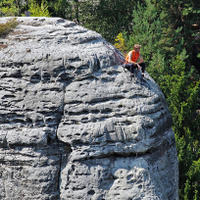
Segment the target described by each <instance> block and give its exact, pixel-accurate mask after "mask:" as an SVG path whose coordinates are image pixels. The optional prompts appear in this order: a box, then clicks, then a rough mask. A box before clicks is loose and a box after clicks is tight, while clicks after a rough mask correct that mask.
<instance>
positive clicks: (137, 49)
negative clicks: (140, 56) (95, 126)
mask: <svg viewBox="0 0 200 200" xmlns="http://www.w3.org/2000/svg"><path fill="white" fill-rule="evenodd" d="M140 47H141V45H139V44H135V45H134V50H135V51H136V52H139V51H140Z"/></svg>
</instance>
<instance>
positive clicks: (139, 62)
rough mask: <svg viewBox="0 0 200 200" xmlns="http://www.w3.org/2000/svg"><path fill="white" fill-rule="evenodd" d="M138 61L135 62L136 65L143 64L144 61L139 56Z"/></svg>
mask: <svg viewBox="0 0 200 200" xmlns="http://www.w3.org/2000/svg"><path fill="white" fill-rule="evenodd" d="M138 60H139V61H138V62H137V64H141V63H143V62H144V60H143V58H142V57H141V56H139V58H138Z"/></svg>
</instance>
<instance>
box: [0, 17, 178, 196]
mask: <svg viewBox="0 0 200 200" xmlns="http://www.w3.org/2000/svg"><path fill="white" fill-rule="evenodd" d="M7 20H8V18H1V19H0V23H4V22H6V21H7ZM17 21H18V22H19V25H18V26H17V28H16V29H15V30H14V32H12V33H10V34H9V35H8V36H7V37H5V38H1V39H0V44H2V46H3V47H4V48H2V49H1V50H0V199H2V200H11V199H12V200H30V199H31V200H36V199H39V200H47V199H48V200H59V199H61V200H72V199H73V200H77V199H83V200H90V199H91V200H103V199H105V200H113V199H114V200H157V199H160V200H177V199H178V162H177V154H176V148H175V140H174V134H173V131H172V129H171V116H170V114H169V111H168V108H167V105H166V103H165V98H164V96H163V94H162V92H161V91H160V90H159V88H158V86H157V85H156V83H155V82H154V81H153V80H152V79H151V77H149V76H148V74H147V73H146V74H145V76H146V77H147V82H148V85H147V84H145V85H141V84H139V83H133V82H131V81H130V77H129V74H128V73H127V72H124V71H123V69H122V66H121V64H122V62H121V61H122V55H121V54H120V53H119V52H118V51H117V50H116V49H115V48H114V47H113V46H112V45H111V44H109V43H107V42H106V41H105V40H104V39H103V38H102V37H101V35H99V34H97V33H96V32H93V31H89V30H87V29H85V28H83V27H81V26H78V25H76V24H75V23H73V22H70V21H66V20H63V19H60V18H32V17H30V18H25V17H24V18H23V17H22V18H18V19H17Z"/></svg>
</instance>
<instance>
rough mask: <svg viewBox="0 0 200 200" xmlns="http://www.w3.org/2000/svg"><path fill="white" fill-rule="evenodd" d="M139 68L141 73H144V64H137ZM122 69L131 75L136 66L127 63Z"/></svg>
mask: <svg viewBox="0 0 200 200" xmlns="http://www.w3.org/2000/svg"><path fill="white" fill-rule="evenodd" d="M139 65H140V66H141V71H142V73H144V72H145V63H141V64H139ZM123 67H124V68H126V69H128V70H129V71H130V72H131V73H134V69H137V68H138V67H137V65H135V64H133V63H127V64H124V65H123Z"/></svg>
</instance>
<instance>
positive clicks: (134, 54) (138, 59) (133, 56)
mask: <svg viewBox="0 0 200 200" xmlns="http://www.w3.org/2000/svg"><path fill="white" fill-rule="evenodd" d="M140 47H141V45H139V44H135V45H134V49H133V50H131V51H129V53H128V54H127V56H126V58H125V63H124V67H125V68H126V69H128V70H129V71H130V72H131V76H132V77H134V74H133V73H134V69H136V68H138V69H141V71H142V76H143V77H144V72H145V63H144V60H143V58H142V56H141V54H140Z"/></svg>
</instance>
